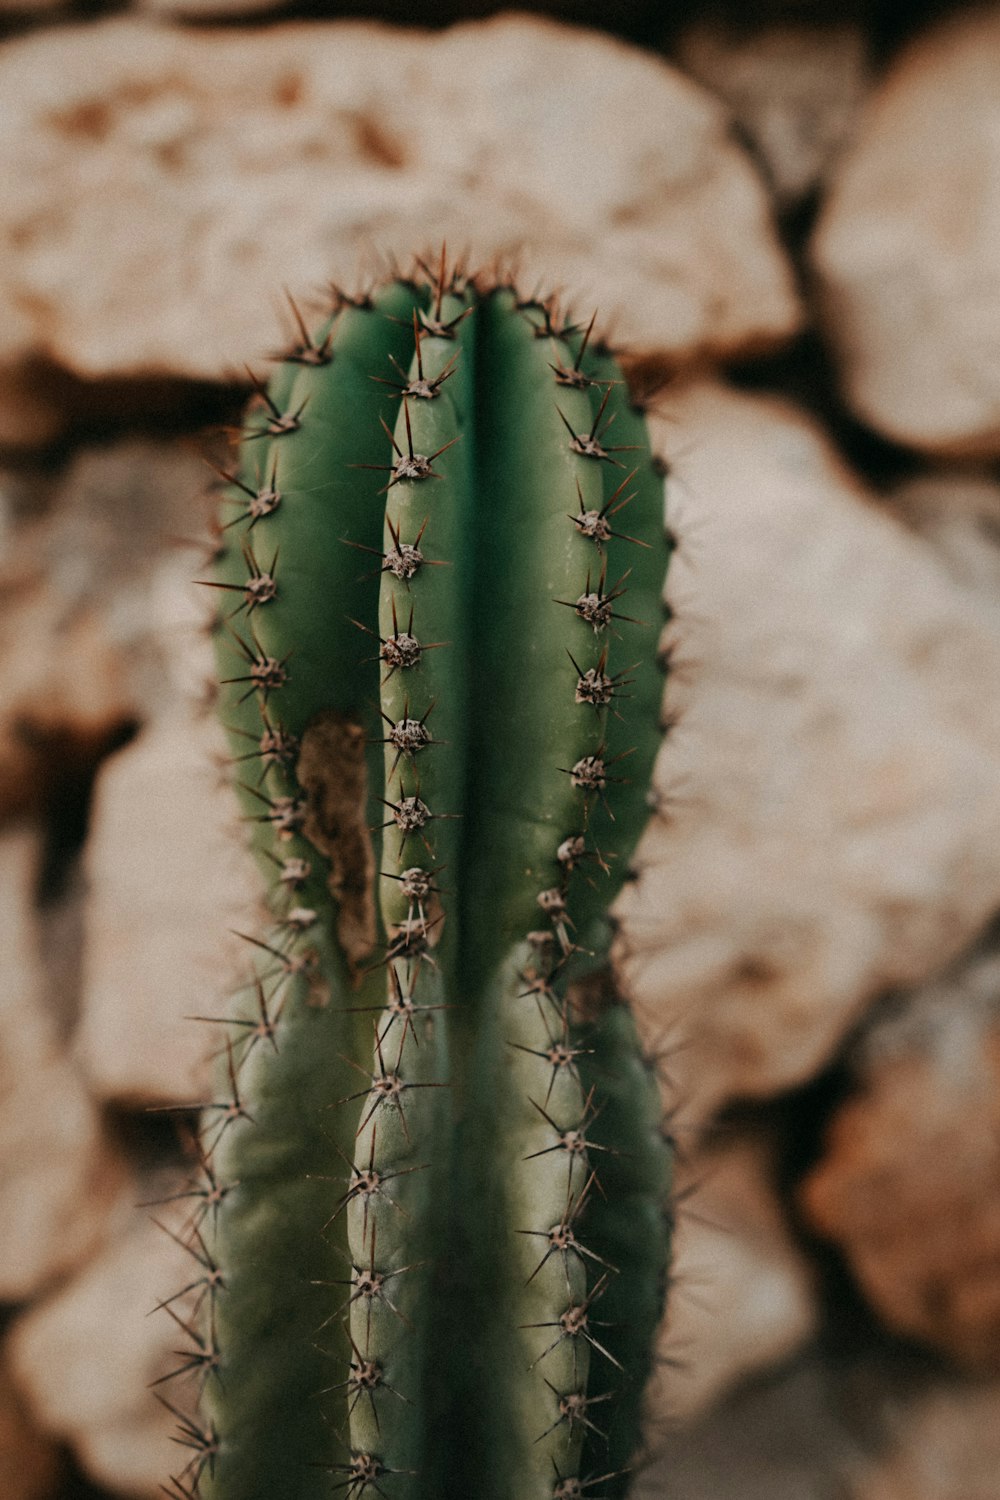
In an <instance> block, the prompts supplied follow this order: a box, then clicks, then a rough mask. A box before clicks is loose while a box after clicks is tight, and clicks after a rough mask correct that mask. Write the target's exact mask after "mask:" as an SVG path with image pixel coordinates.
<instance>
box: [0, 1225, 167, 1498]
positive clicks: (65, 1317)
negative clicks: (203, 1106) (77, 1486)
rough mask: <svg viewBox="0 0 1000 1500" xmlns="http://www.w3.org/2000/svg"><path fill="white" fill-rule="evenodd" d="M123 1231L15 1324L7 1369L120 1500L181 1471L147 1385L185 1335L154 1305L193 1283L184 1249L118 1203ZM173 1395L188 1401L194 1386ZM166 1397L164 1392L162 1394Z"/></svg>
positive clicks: (38, 1413) (37, 1412)
mask: <svg viewBox="0 0 1000 1500" xmlns="http://www.w3.org/2000/svg"><path fill="white" fill-rule="evenodd" d="M122 1208H123V1214H124V1218H123V1222H122V1225H121V1228H122V1231H123V1232H122V1234H121V1235H120V1236H119V1238H118V1239H117V1240H116V1241H115V1243H114V1244H113V1245H111V1246H109V1248H108V1249H107V1250H106V1251H105V1253H104V1254H103V1255H102V1256H101V1257H100V1258H99V1259H97V1260H95V1261H92V1262H91V1263H90V1265H88V1266H87V1267H86V1269H85V1270H84V1271H83V1273H82V1274H81V1275H80V1276H78V1277H76V1279H75V1280H73V1281H71V1282H70V1283H69V1284H68V1285H67V1286H65V1287H63V1288H62V1289H61V1290H60V1291H59V1292H57V1293H56V1295H55V1296H53V1297H50V1298H49V1299H48V1300H47V1301H45V1302H42V1303H40V1304H39V1305H38V1306H37V1307H35V1308H33V1309H32V1310H31V1311H29V1312H28V1313H26V1314H25V1315H24V1316H23V1317H22V1318H21V1319H20V1320H19V1321H18V1322H17V1323H15V1325H14V1327H13V1329H12V1330H11V1334H10V1352H11V1369H12V1371H13V1375H14V1378H15V1380H16V1381H17V1384H18V1386H19V1388H20V1389H21V1390H22V1391H23V1392H24V1394H25V1395H26V1397H27V1399H28V1401H29V1403H30V1405H31V1408H32V1411H33V1413H34V1416H35V1418H36V1420H37V1421H38V1422H39V1424H40V1425H41V1426H42V1427H43V1429H44V1430H45V1431H47V1432H49V1433H51V1434H52V1435H53V1436H55V1437H58V1438H60V1439H61V1440H62V1441H64V1442H67V1443H69V1444H70V1446H71V1447H72V1448H73V1450H74V1452H75V1454H76V1456H77V1458H78V1459H79V1460H80V1463H81V1464H82V1465H83V1467H84V1468H85V1469H86V1470H87V1472H88V1473H89V1474H90V1475H91V1476H92V1478H94V1479H95V1480H97V1481H98V1482H99V1483H101V1484H106V1485H107V1486H108V1487H109V1489H112V1490H113V1491H114V1492H115V1493H116V1494H119V1493H120V1494H123V1495H127V1496H142V1497H145V1496H150V1497H152V1496H154V1495H158V1494H160V1490H159V1488H158V1487H159V1485H161V1484H163V1483H164V1482H165V1479H166V1476H167V1475H168V1474H170V1473H171V1472H173V1471H174V1470H176V1468H177V1455H178V1451H179V1450H178V1449H177V1447H176V1446H175V1444H174V1443H173V1442H172V1441H171V1433H172V1432H173V1431H174V1429H175V1427H176V1423H175V1421H174V1419H173V1418H172V1417H171V1416H170V1414H169V1412H167V1411H166V1410H165V1409H164V1408H163V1407H162V1406H160V1405H159V1404H158V1402H157V1401H156V1400H155V1399H154V1396H153V1394H152V1392H151V1391H150V1390H149V1389H148V1386H149V1384H150V1382H151V1381H153V1380H157V1379H158V1378H159V1377H160V1376H161V1375H164V1374H165V1373H167V1372H168V1371H169V1370H170V1369H171V1368H173V1367H174V1365H176V1364H177V1360H176V1358H175V1357H174V1355H173V1354H172V1350H174V1349H175V1348H176V1347H177V1346H178V1343H180V1344H183V1342H184V1339H183V1335H181V1334H179V1332H178V1329H177V1327H176V1325H175V1324H174V1323H173V1322H171V1320H170V1318H169V1317H168V1316H167V1315H166V1313H163V1312H160V1313H154V1314H153V1315H152V1316H149V1314H150V1312H151V1309H152V1308H154V1307H155V1306H156V1304H157V1303H158V1302H160V1301H161V1300H162V1299H163V1298H164V1297H167V1296H169V1295H170V1294H171V1292H173V1291H174V1290H175V1289H177V1288H179V1287H181V1286H183V1285H185V1283H186V1282H187V1281H190V1280H191V1266H192V1264H193V1262H192V1261H191V1259H190V1257H189V1256H188V1254H187V1252H186V1251H185V1250H183V1249H182V1248H180V1247H179V1246H178V1245H176V1244H174V1243H173V1241H171V1240H170V1239H168V1237H167V1236H166V1235H165V1234H164V1233H163V1232H162V1230H159V1229H157V1228H156V1226H155V1225H154V1224H152V1223H151V1222H150V1220H149V1219H148V1217H146V1216H142V1215H134V1214H131V1213H130V1211H129V1209H128V1207H127V1205H124V1204H123V1205H122ZM183 1384H184V1383H183V1382H171V1385H172V1386H173V1387H174V1388H173V1389H171V1390H170V1391H169V1394H168V1399H170V1400H171V1401H173V1402H174V1403H186V1402H187V1401H189V1400H190V1397H191V1390H190V1382H188V1389H187V1391H185V1390H184V1389H183V1388H180V1389H178V1388H177V1387H183ZM164 1393H165V1394H166V1393H167V1392H164Z"/></svg>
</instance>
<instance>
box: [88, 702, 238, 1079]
mask: <svg viewBox="0 0 1000 1500" xmlns="http://www.w3.org/2000/svg"><path fill="white" fill-rule="evenodd" d="M213 753H214V754H215V755H216V756H217V757H218V758H220V759H221V757H222V756H223V755H224V753H225V746H224V743H223V740H222V736H221V734H216V733H215V732H214V727H213V726H209V725H206V724H202V723H198V724H195V723H192V722H190V721H187V720H185V719H183V718H178V720H177V721H176V722H171V723H165V724H162V725H159V726H157V727H156V728H154V729H152V730H151V731H150V732H149V733H148V734H145V735H142V736H140V738H139V739H138V740H137V741H136V742H135V743H134V744H133V745H131V746H129V748H128V749H127V750H124V751H122V752H121V754H119V755H118V756H116V757H115V758H114V759H112V760H110V761H109V762H108V763H107V764H106V765H105V767H104V768H103V770H102V772H101V774H100V776H99V778H98V782H97V786H96V788H95V804H94V812H93V817H92V828H91V836H90V840H89V843H88V846H87V853H86V868H87V874H88V878H89V896H88V901H87V906H86V910H85V949H84V975H83V998H82V1004H81V1018H80V1026H79V1029H78V1031H77V1035H76V1043H75V1046H76V1055H77V1056H78V1058H79V1060H80V1063H81V1065H82V1067H83V1069H84V1071H85V1073H86V1075H87V1077H88V1079H89V1080H90V1083H91V1087H92V1088H93V1089H94V1091H95V1092H96V1093H97V1094H98V1096H99V1097H101V1098H104V1099H113V1100H115V1101H116V1102H118V1103H125V1104H128V1105H131V1106H136V1105H145V1104H150V1103H153V1104H163V1103H179V1102H185V1101H192V1100H194V1101H197V1100H201V1099H205V1098H208V1097H210V1094H209V1093H208V1092H207V1090H208V1087H209V1079H210V1076H211V1075H210V1070H209V1068H208V1066H207V1064H208V1059H209V1057H210V1056H211V1055H212V1054H214V1053H215V1052H216V1051H218V1049H219V1048H220V1047H222V1046H223V1045H224V1040H225V1031H224V1028H222V1027H218V1026H211V1025H199V1024H197V1023H196V1022H195V1021H193V1020H192V1019H190V1018H191V1017H192V1016H195V1015H200V1016H207V1017H212V1016H219V1015H221V1014H223V1013H224V1011H225V1009H226V1004H227V999H228V995H229V992H230V990H231V987H232V984H233V982H234V980H235V978H236V976H237V975H238V974H240V972H241V969H240V960H241V958H243V957H244V955H243V953H242V951H241V950H242V949H243V948H245V945H244V944H241V943H240V941H239V939H238V938H236V937H235V936H234V933H233V929H236V930H238V931H243V932H250V933H254V932H256V931H257V926H258V924H257V921H256V919H255V902H256V900H257V899H259V890H260V886H259V881H258V880H257V878H256V876H255V873H254V871H253V870H252V869H251V868H250V862H249V856H248V855H247V854H246V853H245V852H244V850H243V847H242V846H243V838H242V830H241V829H240V826H239V822H238V817H237V814H236V808H235V802H234V801H233V800H232V798H231V795H230V793H229V792H228V791H227V790H226V788H225V785H224V779H223V777H222V776H221V774H220V771H219V767H218V765H217V764H216V765H215V766H213V761H212V756H213Z"/></svg>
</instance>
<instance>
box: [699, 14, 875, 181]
mask: <svg viewBox="0 0 1000 1500" xmlns="http://www.w3.org/2000/svg"><path fill="white" fill-rule="evenodd" d="M677 61H678V62H679V63H680V64H681V66H682V67H683V68H684V69H685V70H686V71H687V72H688V73H690V75H691V76H692V77H693V78H695V79H697V81H698V82H699V83H702V84H704V85H705V87H706V88H709V89H711V90H712V91H713V92H714V93H716V94H718V95H719V96H720V97H721V98H722V99H724V100H725V102H726V104H728V106H729V108H730V109H731V110H732V112H733V117H734V118H735V120H736V121H737V122H738V124H739V125H740V127H741V128H742V129H743V131H745V133H746V135H747V136H748V137H749V139H750V141H751V142H752V143H753V146H754V148H755V150H756V151H757V153H758V156H759V159H760V161H761V163H762V164H763V166H764V169H765V171H766V173H767V176H768V180H769V182H770V184H771V187H772V189H773V191H774V195H775V198H776V199H777V202H778V205H779V207H781V208H790V207H791V206H792V205H793V204H794V203H796V202H798V201H799V200H800V199H802V198H804V197H805V196H806V194H807V193H810V192H813V191H815V189H816V188H817V187H818V186H819V185H820V183H821V182H822V181H824V179H825V178H826V176H827V174H828V172H829V171H830V169H831V167H832V166H833V164H834V162H835V161H836V159H837V157H838V155H839V154H840V152H841V151H842V150H843V149H844V147H845V145H846V144H847V143H848V141H849V140H850V139H851V134H852V131H853V129H854V124H855V121H856V119H857V115H858V111H859V109H860V107H861V103H862V100H863V99H864V96H865V93H866V92H867V88H868V58H867V41H866V38H865V35H864V33H863V32H862V31H861V29H860V27H858V26H856V25H853V26H852V25H846V26H794V25H785V26H770V27H764V28H763V29H761V30H757V29H753V30H751V31H749V32H747V31H738V32H731V31H729V30H727V29H726V27H724V26H720V25H715V26H712V25H710V24H707V23H705V22H701V23H698V24H695V25H694V26H692V27H691V29H690V30H689V31H686V32H684V33H683V34H682V35H681V37H680V39H679V43H678V46H677Z"/></svg>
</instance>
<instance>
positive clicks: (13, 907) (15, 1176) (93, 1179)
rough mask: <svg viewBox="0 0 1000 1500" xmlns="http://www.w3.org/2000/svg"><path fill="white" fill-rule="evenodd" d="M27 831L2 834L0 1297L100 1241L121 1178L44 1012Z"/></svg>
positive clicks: (33, 860)
mask: <svg viewBox="0 0 1000 1500" xmlns="http://www.w3.org/2000/svg"><path fill="white" fill-rule="evenodd" d="M38 856H39V845H38V838H37V835H36V834H35V833H34V832H32V831H27V830H25V831H15V832H11V833H7V834H5V835H3V837H2V838H0V891H2V893H3V899H2V901H0V953H2V954H3V964H4V982H3V986H2V989H0V1301H6V1302H18V1301H21V1300H23V1299H24V1298H26V1297H29V1296H31V1295H32V1294H33V1293H35V1292H37V1291H38V1290H39V1289H40V1288H42V1287H44V1286H45V1285H46V1284H47V1283H48V1282H50V1281H52V1280H53V1279H54V1278H55V1277H58V1276H62V1275H65V1274H66V1273H67V1272H69V1271H71V1270H72V1269H73V1268H74V1267H75V1266H76V1265H77V1264H78V1263H79V1262H80V1261H82V1260H83V1259H84V1258H85V1257H86V1256H87V1255H88V1254H89V1253H90V1252H91V1251H92V1250H93V1249H94V1248H95V1246H96V1245H97V1244H98V1243H99V1242H100V1240H101V1238H102V1237H103V1236H104V1234H105V1233H106V1232H107V1229H108V1216H109V1212H110V1210H111V1206H112V1204H113V1202H114V1199H115V1197H116V1195H117V1193H118V1192H119V1191H120V1189H121V1185H122V1181H123V1169H122V1166H121V1164H120V1162H119V1160H118V1158H117V1157H116V1156H115V1155H114V1153H113V1152H112V1151H111V1149H110V1147H109V1146H108V1144H107V1143H106V1141H105V1140H104V1137H103V1135H102V1131H101V1127H100V1121H99V1119H98V1116H97V1111H96V1109H95V1107H94V1105H93V1103H92V1101H91V1099H90V1098H89V1096H88V1094H87V1091H86V1089H85V1087H84V1084H83V1081H82V1079H81V1078H80V1076H79V1074H78V1073H77V1072H76V1070H75V1069H74V1067H73V1066H72V1065H71V1063H70V1062H69V1060H68V1059H67V1058H66V1057H65V1056H64V1055H63V1053H62V1051H61V1049H60V1047H59V1043H58V1040H57V1037H56V1034H55V1027H54V1024H53V1023H52V1021H51V1019H50V1017H49V1016H48V1015H47V1014H46V1012H45V1000H44V984H45V977H44V973H43V970H42V968H41V962H40V957H39V954H38V951H37V946H36V945H37V939H38V934H37V930H36V928H35V925H34V915H33V912H32V905H31V898H32V892H33V888H34V881H35V878H36V873H37V862H38Z"/></svg>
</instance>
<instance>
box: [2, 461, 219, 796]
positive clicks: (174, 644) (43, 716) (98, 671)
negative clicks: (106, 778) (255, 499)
mask: <svg viewBox="0 0 1000 1500" xmlns="http://www.w3.org/2000/svg"><path fill="white" fill-rule="evenodd" d="M207 476H208V469H207V468H206V467H205V465H204V464H203V463H201V462H200V461H199V460H198V459H197V458H196V457H195V456H194V454H192V453H187V452H184V451H182V450H180V449H178V448H177V446H176V445H174V446H170V445H168V444H165V443H155V442H149V441H140V440H135V439H133V440H130V441H127V442H123V443H119V444H114V445H111V446H109V447H107V448H92V449H84V450H82V451H81V452H80V454H79V455H78V456H77V457H76V459H75V460H74V461H73V463H72V464H71V465H70V467H69V469H68V470H67V472H66V474H65V475H64V476H62V477H61V478H60V480H59V481H58V482H57V483H55V484H54V485H48V486H46V487H45V488H46V489H47V491H48V493H47V494H46V496H45V500H46V503H45V504H44V506H43V507H42V513H41V514H40V515H37V516H34V517H32V518H30V519H29V520H28V521H26V522H24V523H22V524H21V525H20V526H19V527H11V528H10V536H9V539H8V542H7V546H6V548H5V552H6V557H5V577H4V582H5V588H4V591H3V596H2V598H0V821H2V820H3V819H4V818H6V817H10V816H11V815H13V814H16V813H23V812H29V811H38V810H40V809H42V808H43V807H44V808H47V809H48V810H49V811H51V809H52V807H53V803H54V801H55V799H57V798H58V797H59V796H69V797H73V796H77V797H82V796H85V790H84V787H83V783H84V782H85V781H86V780H87V779H89V777H90V775H91V774H92V773H93V770H94V769H95V767H96V765H97V764H98V763H99V761H100V760H101V758H102V757H103V756H104V755H105V754H107V753H108V752H109V751H110V750H111V749H113V748H114V747H115V745H117V744H120V743H121V742H122V740H123V739H124V738H126V737H127V734H128V733H129V732H130V730H131V727H132V726H133V725H134V723H135V721H136V719H138V718H145V717H149V716H153V715H157V714H160V713H163V712H165V711H169V710H170V709H171V708H172V706H173V704H174V703H175V702H176V699H177V691H176V685H175V683H174V681H173V678H174V677H175V676H176V675H177V674H176V671H175V668H174V659H175V658H178V659H180V658H181V657H183V656H184V655H185V653H187V652H188V644H187V642H188V638H189V636H190V624H189V621H190V618H191V616H192V614H193V611H192V610H191V609H188V611H187V615H186V616H185V617H184V618H183V619H175V618H172V617H171V616H170V615H169V614H164V611H163V609H162V608H161V596H162V597H163V598H165V597H166V590H167V586H168V582H169V579H170V578H173V577H176V579H178V580H179V579H181V578H188V579H189V578H190V577H191V576H192V574H193V573H194V572H195V571H196V558H197V553H196V551H194V550H192V549H191V548H185V549H181V548H178V547H176V546H174V547H171V539H172V538H176V537H179V536H184V535H185V534H190V533H192V532H194V533H197V532H198V531H199V530H201V529H202V527H203V522H204V516H205V508H204V505H203V504H202V502H201V499H200V496H201V495H202V494H203V492H204V488H205V479H206V477H207ZM175 592H176V589H175ZM174 613H175V614H176V610H174ZM188 675H189V676H190V674H188Z"/></svg>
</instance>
